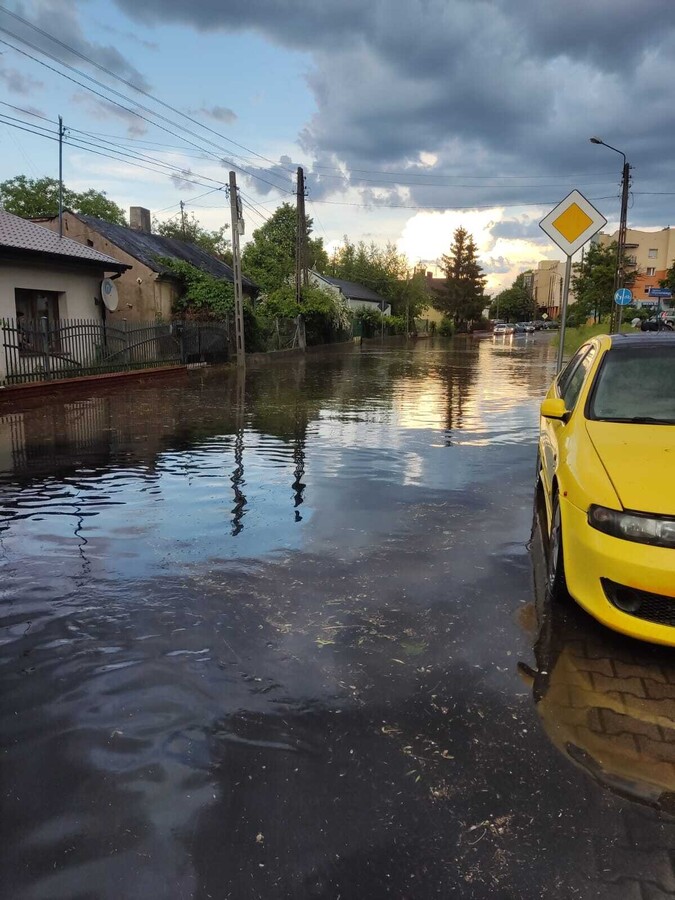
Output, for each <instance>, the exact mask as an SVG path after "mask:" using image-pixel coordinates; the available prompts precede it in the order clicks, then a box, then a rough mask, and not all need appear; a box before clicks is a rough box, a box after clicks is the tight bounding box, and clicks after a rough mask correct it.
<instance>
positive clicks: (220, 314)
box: [159, 257, 234, 320]
mask: <svg viewBox="0 0 675 900" xmlns="http://www.w3.org/2000/svg"><path fill="white" fill-rule="evenodd" d="M159 262H160V263H161V264H162V265H163V266H165V267H166V268H167V269H169V270H170V271H171V274H172V275H173V276H174V278H175V279H176V280H177V281H178V284H179V297H178V299H177V300H175V301H174V304H173V309H172V310H171V312H172V313H173V314H174V315H177V316H181V317H182V318H186V319H221V320H222V319H224V318H225V317H226V316H227V315H228V314H231V313H232V312H233V311H234V286H233V285H232V284H231V283H230V282H229V281H222V280H221V279H219V278H214V277H213V275H208V274H207V273H206V272H202V270H201V269H197V268H196V267H195V266H192V265H190V263H187V262H184V261H183V260H178V259H170V258H167V257H163V258H160V259H159Z"/></svg>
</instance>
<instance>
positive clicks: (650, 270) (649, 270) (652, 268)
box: [647, 266, 656, 275]
mask: <svg viewBox="0 0 675 900" xmlns="http://www.w3.org/2000/svg"><path fill="white" fill-rule="evenodd" d="M647 275H656V267H655V266H647Z"/></svg>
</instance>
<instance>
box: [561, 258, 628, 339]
mask: <svg viewBox="0 0 675 900" xmlns="http://www.w3.org/2000/svg"><path fill="white" fill-rule="evenodd" d="M616 250H617V246H616V242H613V243H611V244H607V246H601V245H600V244H591V245H590V247H589V248H588V252H587V253H586V254H585V256H584V259H583V261H582V262H579V263H575V264H574V267H573V274H572V289H573V291H574V294H575V297H576V300H575V302H574V303H573V304H572V305H571V306H570V308H569V312H568V322H569V324H571V325H581V324H583V323H585V322H586V321H587V320H588V319H591V318H592V319H593V321H594V322H599V321H600V320H601V319H604V318H606V317H608V316H609V315H610V313H611V311H612V303H613V302H614V285H615V281H614V276H615V273H616ZM623 270H624V272H626V273H627V274H626V277H625V278H624V283H625V286H626V287H628V288H630V287H632V286H633V284H634V283H635V276H636V274H637V273H636V272H635V271H632V272H631V271H630V267H629V266H627V263H626V258H625V256H624V262H623Z"/></svg>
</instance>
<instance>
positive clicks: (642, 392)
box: [589, 343, 675, 425]
mask: <svg viewBox="0 0 675 900" xmlns="http://www.w3.org/2000/svg"><path fill="white" fill-rule="evenodd" d="M589 418H591V419H604V420H609V421H612V422H635V423H636V424H646V425H648V424H662V425H675V344H670V343H669V345H667V346H663V347H654V346H653V345H652V346H651V347H645V348H642V349H640V348H636V349H635V350H621V351H619V352H612V351H611V350H610V351H609V353H608V354H607V356H606V357H605V360H604V363H603V365H602V368H601V369H600V372H599V374H598V377H597V380H596V384H595V387H594V390H593V393H592V395H591V401H590V406H589Z"/></svg>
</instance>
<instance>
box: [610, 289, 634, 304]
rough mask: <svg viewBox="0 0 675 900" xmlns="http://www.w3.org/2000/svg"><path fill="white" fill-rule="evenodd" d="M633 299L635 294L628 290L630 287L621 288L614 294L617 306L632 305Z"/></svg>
mask: <svg viewBox="0 0 675 900" xmlns="http://www.w3.org/2000/svg"><path fill="white" fill-rule="evenodd" d="M632 300H633V294H632V293H631V292H630V291H629V290H628V288H619V290H618V291H617V292H616V293H615V294H614V302H615V303H616V305H617V306H630V304H631V301H632Z"/></svg>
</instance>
